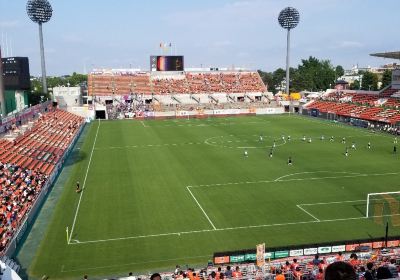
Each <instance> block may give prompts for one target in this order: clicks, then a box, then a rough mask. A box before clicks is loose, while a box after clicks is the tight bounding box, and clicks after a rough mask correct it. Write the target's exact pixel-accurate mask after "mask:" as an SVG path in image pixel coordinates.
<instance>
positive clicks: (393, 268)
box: [388, 259, 399, 277]
mask: <svg viewBox="0 0 400 280" xmlns="http://www.w3.org/2000/svg"><path fill="white" fill-rule="evenodd" d="M388 269H389V271H390V273H391V274H392V276H393V277H398V276H399V275H398V272H397V271H398V270H397V266H396V260H395V259H391V260H390V264H389V265H388Z"/></svg>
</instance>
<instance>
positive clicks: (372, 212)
mask: <svg viewBox="0 0 400 280" xmlns="http://www.w3.org/2000/svg"><path fill="white" fill-rule="evenodd" d="M399 209H400V191H398V192H381V193H369V194H368V195H367V209H366V215H365V217H366V218H369V217H374V216H378V217H382V216H392V215H399V214H400V213H399ZM385 210H386V212H387V214H385Z"/></svg>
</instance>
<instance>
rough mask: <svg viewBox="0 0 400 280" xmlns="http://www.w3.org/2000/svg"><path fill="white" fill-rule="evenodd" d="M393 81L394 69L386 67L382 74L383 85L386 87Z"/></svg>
mask: <svg viewBox="0 0 400 280" xmlns="http://www.w3.org/2000/svg"><path fill="white" fill-rule="evenodd" d="M391 83H392V70H389V69H386V70H385V71H384V72H383V75H382V86H381V88H384V87H386V86H388V85H390V84H391Z"/></svg>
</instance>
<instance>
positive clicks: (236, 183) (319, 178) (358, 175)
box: [191, 172, 400, 188]
mask: <svg viewBox="0 0 400 280" xmlns="http://www.w3.org/2000/svg"><path fill="white" fill-rule="evenodd" d="M398 174H400V172H387V173H371V174H354V175H344V176H325V177H310V178H293V179H286V180H279V181H276V180H260V181H246V182H228V183H219V184H204V185H197V186H191V188H200V187H216V186H228V185H242V184H260V183H281V182H291V181H306V180H323V179H341V178H356V177H372V176H388V175H398Z"/></svg>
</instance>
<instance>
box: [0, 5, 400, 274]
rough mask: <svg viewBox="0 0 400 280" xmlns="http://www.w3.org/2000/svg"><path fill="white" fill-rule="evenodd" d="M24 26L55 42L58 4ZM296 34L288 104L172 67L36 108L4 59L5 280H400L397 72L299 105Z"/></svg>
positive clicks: (109, 75)
mask: <svg viewBox="0 0 400 280" xmlns="http://www.w3.org/2000/svg"><path fill="white" fill-rule="evenodd" d="M27 11H28V15H29V17H30V18H31V19H32V21H34V22H35V23H38V24H39V30H40V34H41V36H40V40H43V38H42V33H41V32H42V24H44V23H46V22H47V21H49V20H50V18H51V16H52V13H51V12H52V7H51V5H50V3H49V2H48V1H47V0H29V1H28V4H27ZM298 23H299V12H298V11H297V10H296V9H294V8H291V7H288V8H285V9H283V10H282V12H281V13H280V14H279V24H280V25H281V26H282V27H283V28H284V29H285V30H286V31H287V34H288V36H287V45H286V46H285V47H286V48H287V53H286V55H287V65H286V66H287V71H286V72H285V75H286V76H285V77H282V78H283V79H284V81H288V82H283V83H282V85H283V86H282V87H281V89H280V91H279V93H276V92H273V91H271V88H272V85H271V84H268V83H265V81H264V79H263V77H262V75H261V72H260V71H256V70H251V69H247V68H240V67H218V68H216V67H197V68H191V67H186V64H187V63H188V62H187V60H188V59H187V58H186V59H185V56H184V55H172V53H170V54H158V55H157V54H156V55H151V56H150V57H148V60H149V63H150V67H149V69H133V68H93V69H92V70H91V71H90V72H89V73H88V75H87V84H86V92H87V93H86V94H85V95H74V94H71V91H70V89H69V84H68V88H64V87H61V89H56V88H55V87H54V88H53V89H52V92H50V94H49V96H50V98H49V99H48V100H44V99H43V98H41V100H40V102H37V103H35V104H28V101H27V100H28V98H29V94H31V91H30V87H31V85H30V84H31V80H32V78H31V77H30V75H29V64H28V63H29V62H28V59H23V58H10V57H4V58H2V63H0V72H1V73H3V75H1V76H0V106H1V112H2V114H1V117H2V118H1V125H0V131H1V138H0V173H1V178H0V180H1V181H0V194H1V198H2V203H1V210H0V221H1V226H0V241H1V242H0V255H1V256H0V278H1V279H7V280H8V279H142V280H145V279H146V280H147V279H151V280H171V279H179V280H180V279H185V280H186V279H190V280H201V279H202V280H203V279H204V280H205V279H209V280H222V279H224V278H228V279H229V278H235V279H260V280H261V279H271V280H273V279H277V280H281V279H293V280H297V279H298V280H300V279H328V280H329V279H389V278H393V279H395V278H398V277H399V272H398V271H400V270H399V265H400V186H399V182H400V169H399V166H400V165H399V163H400V157H399V151H398V150H397V147H398V138H400V68H398V67H394V69H393V70H392V71H391V72H390V73H391V75H390V81H389V82H388V84H385V85H382V86H381V87H380V88H379V89H377V90H371V88H370V89H369V90H364V89H350V88H349V87H347V86H346V83H344V82H343V81H341V80H339V79H337V81H336V83H335V86H332V87H330V88H326V89H325V90H324V91H319V92H312V93H310V92H307V91H303V92H294V91H293V90H292V89H291V87H292V82H289V81H291V79H290V77H289V75H290V71H289V57H290V36H289V35H290V32H295V29H294V28H295V27H296V25H297V24H298ZM43 26H45V25H43ZM160 47H161V48H165V46H164V45H160ZM167 47H168V46H167ZM41 50H43V44H41ZM3 52H4V51H3ZM366 55H368V54H366ZM372 55H373V56H378V57H385V58H390V59H395V60H398V59H400V56H399V53H398V52H392V53H377V54H372ZM0 57H1V53H0ZM42 58H43V60H42V64H41V66H42V68H41V69H42V74H43V77H42V79H39V83H43V89H44V90H43V94H48V92H47V88H48V86H47V85H46V72H45V68H44V65H45V64H44V52H42ZM364 75H366V74H364ZM335 78H336V77H335ZM364 79H365V80H364V81H366V79H367V78H366V77H365V76H364ZM293 84H294V83H293ZM343 85H344V86H343ZM67 90H68V93H63V92H62V91H65V92H67ZM304 90H306V89H305V88H304Z"/></svg>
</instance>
